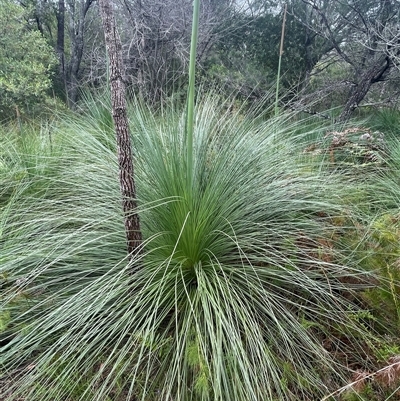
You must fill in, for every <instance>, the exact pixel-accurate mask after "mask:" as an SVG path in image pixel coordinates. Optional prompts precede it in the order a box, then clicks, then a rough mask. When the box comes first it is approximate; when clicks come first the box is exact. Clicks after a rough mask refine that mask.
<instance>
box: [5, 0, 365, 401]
mask: <svg viewBox="0 0 400 401" xmlns="http://www.w3.org/2000/svg"><path fill="white" fill-rule="evenodd" d="M104 4H106V3H104V2H103V6H104ZM103 12H105V15H103V16H104V17H106V16H107V15H108V16H110V15H111V14H110V13H109V12H107V8H106V7H105V8H103ZM106 25H107V24H106ZM107 26H108V28H110V25H107ZM114 32H115V30H114ZM109 53H110V57H111V52H109ZM110 64H112V60H111V62H110ZM111 75H112V74H111ZM120 79H121V75H119V76H118V74H117V78H116V79H115V81H114V79H113V78H111V82H112V83H113V84H117V83H118V82H119V83H120V82H122V81H120ZM192 93H193V92H192ZM115 100H116V99H114V100H113V102H115ZM104 103H105V104H106V103H107V101H105V102H104ZM123 105H124V103H123ZM190 107H192V108H193V109H192V110H191V112H192V116H193V119H192V120H191V121H192V122H191V123H189V122H188V121H190V120H189V118H188V115H189V114H188V111H189V112H190ZM87 110H88V111H87V113H86V114H85V115H81V116H73V117H68V116H64V122H63V124H62V125H61V126H60V127H59V128H58V129H57V131H56V132H55V133H54V136H55V137H56V138H57V141H56V140H55V139H56V138H54V141H53V146H54V149H53V150H54V152H56V153H55V155H56V156H55V157H54V158H53V157H52V156H51V155H48V156H46V157H44V156H41V154H42V153H43V152H42V150H39V149H37V150H36V151H35V149H32V150H30V153H31V154H32V155H34V156H35V157H31V160H33V166H32V167H29V168H28V171H29V172H30V174H26V175H24V177H23V179H19V177H20V175H18V174H16V173H15V169H12V168H11V167H10V168H9V169H4V171H6V173H5V174H6V177H7V179H8V180H9V181H10V183H14V182H15V181H17V184H15V185H16V186H15V190H13V191H8V192H7V194H8V195H7V196H8V200H5V201H4V204H3V206H1V209H0V210H1V211H2V217H1V218H2V220H1V223H2V234H1V235H2V236H1V237H0V240H1V245H2V253H1V255H0V261H1V262H0V274H1V275H2V276H1V277H6V284H5V286H4V291H2V293H1V298H0V306H1V307H2V310H3V311H5V312H6V314H7V316H6V317H5V318H4V319H3V320H7V321H6V323H5V324H4V326H6V327H5V329H3V335H4V336H5V337H6V338H5V340H6V341H5V344H4V345H2V348H1V352H0V369H1V370H0V372H1V375H0V380H1V384H2V385H3V388H5V391H4V392H3V394H4V397H3V398H5V399H7V401H16V400H18V399H21V397H25V398H26V399H29V400H30V401H39V400H40V401H54V400H64V399H68V400H73V401H77V400H88V401H100V400H102V401H103V400H113V401H128V400H129V401H130V400H141V401H150V400H151V401H242V400H243V401H244V400H246V401H259V400H263V401H264V400H265V401H276V400H279V401H284V400H285V401H286V400H291V401H292V400H293V401H294V400H295V401H299V400H309V399H319V398H321V397H322V396H323V395H325V394H327V393H329V391H330V390H332V391H333V390H334V389H335V388H338V387H340V385H342V384H345V383H346V373H348V366H346V363H348V361H347V360H343V359H342V360H341V359H340V356H341V355H343V352H347V354H351V357H352V358H354V359H356V362H357V363H362V358H363V356H364V354H365V350H364V349H363V347H362V346H364V345H365V344H366V342H367V340H368V339H369V336H368V333H367V330H366V328H365V326H364V325H363V323H360V320H358V319H357V307H356V306H355V305H352V304H351V299H353V298H352V297H353V296H354V294H353V292H354V291H356V289H357V288H358V287H359V286H360V282H361V283H364V282H365V281H359V280H358V277H359V276H362V277H364V272H363V271H361V270H360V269H359V268H358V266H357V264H356V263H353V260H354V259H355V258H350V257H349V258H347V259H346V258H345V255H341V254H340V253H339V252H338V251H336V250H335V246H334V245H335V241H336V238H337V236H338V234H337V233H336V231H335V230H336V227H332V224H331V222H332V220H334V219H339V218H342V217H343V216H341V214H342V213H343V212H342V210H341V208H340V201H341V199H342V198H344V195H345V194H346V193H347V192H346V191H348V186H349V185H347V186H346V185H343V183H342V182H341V181H340V179H339V177H338V176H337V174H336V172H335V171H332V170H331V169H326V168H321V165H320V164H319V161H320V160H321V156H320V155H316V156H315V155H310V154H309V153H305V152H304V150H305V149H306V148H307V145H309V144H308V143H307V140H306V139H305V136H311V135H309V134H310V133H309V132H306V135H302V134H299V135H296V132H297V131H299V126H298V125H299V122H297V123H293V120H291V119H290V118H288V117H287V116H285V115H284V114H283V113H282V114H281V115H280V116H279V117H277V118H275V119H269V120H267V119H266V118H265V116H264V115H260V114H259V113H258V114H257V113H248V114H244V113H243V112H242V111H241V110H235V109H234V108H233V107H231V104H230V103H229V102H227V101H225V102H224V101H221V99H220V98H219V97H218V96H216V95H215V94H212V95H208V96H203V98H202V100H201V101H198V102H197V105H196V108H194V103H193V104H192V106H188V110H184V111H177V110H176V109H174V108H173V107H171V108H168V107H165V108H164V109H163V110H161V111H160V112H159V113H158V114H156V113H154V112H152V111H151V110H150V109H148V108H146V107H144V106H143V105H140V104H138V103H136V104H134V105H132V108H131V110H130V114H129V117H130V119H131V122H132V125H131V126H132V132H131V135H132V136H133V138H134V143H135V171H136V174H137V187H138V193H140V204H139V205H138V209H135V211H139V212H140V214H141V217H142V219H141V232H142V233H143V242H142V245H143V250H142V252H133V253H131V254H130V255H127V254H126V249H125V247H124V241H123V238H124V236H125V233H126V230H125V227H124V224H123V223H122V220H121V219H120V217H121V210H120V206H119V204H120V188H118V183H117V182H116V180H115V174H116V172H117V171H118V169H119V168H120V167H121V166H120V163H121V162H119V163H117V160H115V155H114V154H115V148H116V146H115V140H114V139H113V138H112V133H111V129H110V124H109V120H108V117H109V116H108V117H107V115H106V117H107V118H104V115H105V114H107V112H108V111H107V108H104V107H103V104H102V101H101V98H99V97H98V98H96V100H95V101H91V102H90V103H89V104H88V105H87ZM104 110H106V111H104ZM124 110H125V109H124ZM117 111H119V112H121V109H118V110H117ZM194 111H196V113H194ZM108 113H109V112H108ZM114 114H115V111H114ZM122 114H125V111H124V112H123V113H122ZM113 117H115V115H113ZM190 125H191V128H192V135H191V139H189V137H188V126H190ZM126 133H127V131H126ZM110 134H111V135H110ZM57 144H58V145H57ZM189 148H190V149H189ZM57 149H58V150H59V149H62V152H57ZM188 150H190V152H188ZM10 153H13V152H10ZM14 153H16V152H14ZM314 156H315V157H314ZM4 160H5V163H6V167H7V166H8V164H10V165H11V164H13V163H12V157H9V156H7V158H5V159H4ZM10 160H11V161H10ZM322 161H323V159H322ZM53 163H54V166H53ZM42 165H45V166H46V165H50V166H52V169H51V170H49V173H46V170H43V169H40V170H39V169H38V167H39V166H42ZM21 169H25V167H24V168H22V167H21ZM42 171H44V173H42ZM18 180H19V181H18ZM32 184H35V185H36V187H37V188H41V190H40V191H37V192H35V193H34V194H32V193H31V192H26V191H25V188H30V187H32ZM188 184H189V185H188ZM11 185H12V184H10V186H11ZM9 192H10V194H9ZM124 213H125V216H127V213H126V210H124ZM128 215H129V213H128ZM341 229H343V230H344V229H345V228H344V227H341ZM128 232H129V231H128ZM128 240H129V239H128ZM134 263H136V264H139V265H140V267H141V268H140V269H132V268H131V267H132V264H134ZM353 283H354V284H353ZM4 333H5V334H4ZM329 347H331V348H329ZM349 347H350V348H351V352H349ZM347 354H346V355H347ZM3 394H2V396H3Z"/></svg>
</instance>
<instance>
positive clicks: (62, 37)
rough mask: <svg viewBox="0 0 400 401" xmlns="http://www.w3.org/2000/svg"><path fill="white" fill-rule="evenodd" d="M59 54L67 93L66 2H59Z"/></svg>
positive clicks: (62, 79)
mask: <svg viewBox="0 0 400 401" xmlns="http://www.w3.org/2000/svg"><path fill="white" fill-rule="evenodd" d="M56 16H57V54H58V59H59V61H60V78H61V81H62V84H63V86H64V89H65V92H66V91H67V81H66V78H67V77H66V71H65V1H64V0H58V9H57V14H56Z"/></svg>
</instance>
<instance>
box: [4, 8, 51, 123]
mask: <svg viewBox="0 0 400 401" xmlns="http://www.w3.org/2000/svg"><path fill="white" fill-rule="evenodd" d="M27 15H28V14H27V12H26V10H25V9H24V8H23V7H21V6H20V5H18V4H16V3H15V2H13V1H10V0H3V1H2V3H1V7H0V117H2V118H4V117H9V116H15V115H16V113H18V112H21V113H23V112H27V111H32V109H33V108H34V106H35V105H37V104H38V103H39V102H42V101H43V100H44V99H45V95H46V92H47V91H48V89H49V88H50V87H51V79H50V75H51V71H52V68H53V67H54V65H55V63H56V57H55V55H54V54H53V51H52V49H51V48H50V47H49V46H48V45H47V43H46V41H45V39H44V38H43V37H42V36H41V34H40V32H38V31H35V30H34V29H32V27H31V26H30V22H29V20H26V18H27Z"/></svg>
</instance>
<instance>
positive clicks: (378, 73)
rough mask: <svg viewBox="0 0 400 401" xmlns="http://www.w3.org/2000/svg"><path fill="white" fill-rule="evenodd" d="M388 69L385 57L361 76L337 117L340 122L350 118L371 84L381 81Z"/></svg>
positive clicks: (388, 64)
mask: <svg viewBox="0 0 400 401" xmlns="http://www.w3.org/2000/svg"><path fill="white" fill-rule="evenodd" d="M389 69H390V60H389V58H388V57H387V56H386V55H382V56H381V57H379V59H378V60H377V61H376V62H375V63H374V64H373V65H372V66H370V67H369V68H368V69H367V70H366V71H365V72H363V73H362V74H361V77H360V78H359V80H358V83H357V85H356V86H355V87H354V88H353V90H352V92H351V94H350V97H349V98H348V100H347V102H346V104H345V106H344V108H343V111H342V113H341V114H340V116H339V121H340V122H346V121H347V120H349V118H350V117H351V115H352V113H353V111H354V110H355V109H356V108H357V107H358V105H359V104H360V103H361V102H362V101H363V100H364V98H365V96H366V95H367V93H368V91H369V89H370V88H371V86H372V84H374V83H375V82H378V81H379V80H381V79H382V77H383V75H384V74H385V72H386V71H387V70H389Z"/></svg>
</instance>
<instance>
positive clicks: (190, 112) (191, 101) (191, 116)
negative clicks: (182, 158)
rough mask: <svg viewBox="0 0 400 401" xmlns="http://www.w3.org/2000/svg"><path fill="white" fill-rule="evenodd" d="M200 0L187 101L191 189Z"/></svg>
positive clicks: (196, 4)
mask: <svg viewBox="0 0 400 401" xmlns="http://www.w3.org/2000/svg"><path fill="white" fill-rule="evenodd" d="M199 15H200V0H194V2H193V22H192V39H191V44H190V61H189V88H188V96H187V102H186V145H187V160H186V163H187V185H188V191H189V192H190V191H191V187H192V182H193V126H194V104H195V102H194V98H195V78H196V77H195V76H196V50H197V38H198V32H199Z"/></svg>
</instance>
